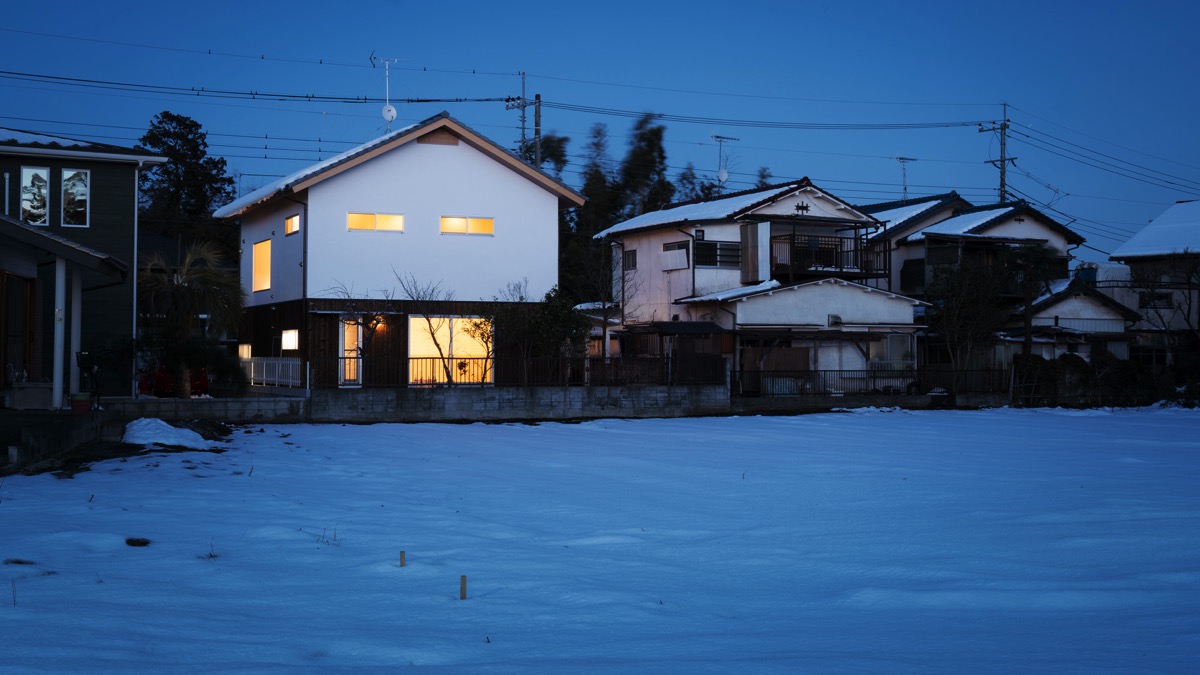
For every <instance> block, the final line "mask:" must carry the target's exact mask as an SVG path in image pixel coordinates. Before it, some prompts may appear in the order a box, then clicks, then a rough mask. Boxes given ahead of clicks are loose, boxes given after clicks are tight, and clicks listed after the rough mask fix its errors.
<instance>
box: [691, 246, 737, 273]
mask: <svg viewBox="0 0 1200 675" xmlns="http://www.w3.org/2000/svg"><path fill="white" fill-rule="evenodd" d="M701 253H703V254H704V257H703V260H704V261H703V262H701ZM735 253H736V258H735V257H734V255H735ZM710 255H711V260H712V262H711V263H709V262H708V261H709V259H710ZM694 260H695V264H696V267H697V268H705V269H731V270H737V269H741V268H742V242H740V241H718V240H712V239H710V240H707V241H697V242H696V253H695V256H694Z"/></svg>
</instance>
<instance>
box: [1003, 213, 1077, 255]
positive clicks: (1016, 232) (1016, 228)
mask: <svg viewBox="0 0 1200 675" xmlns="http://www.w3.org/2000/svg"><path fill="white" fill-rule="evenodd" d="M1024 220H1025V222H1023V223H1018V222H1017V221H1016V219H1009V220H1006V221H1004V222H1002V223H1000V224H999V225H996V226H995V227H993V228H991V229H989V230H988V231H987V232H985V233H984V235H985V236H988V237H1027V238H1030V239H1045V240H1046V243H1047V244H1048V245H1049V246H1051V247H1052V248H1054V250H1056V251H1058V252H1059V253H1066V252H1067V240H1066V239H1065V238H1063V236H1062V235H1061V234H1059V233H1058V232H1055V231H1053V230H1051V229H1049V228H1047V227H1046V226H1045V225H1042V224H1041V223H1039V222H1037V221H1036V220H1034V219H1033V218H1025V219H1024Z"/></svg>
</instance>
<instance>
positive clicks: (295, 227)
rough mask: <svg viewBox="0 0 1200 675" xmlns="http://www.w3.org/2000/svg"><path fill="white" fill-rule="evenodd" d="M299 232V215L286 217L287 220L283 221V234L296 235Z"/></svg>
mask: <svg viewBox="0 0 1200 675" xmlns="http://www.w3.org/2000/svg"><path fill="white" fill-rule="evenodd" d="M299 231H300V214H298V213H297V214H295V215H291V216H288V217H287V220H285V221H283V233H284V234H296V233H297V232H299Z"/></svg>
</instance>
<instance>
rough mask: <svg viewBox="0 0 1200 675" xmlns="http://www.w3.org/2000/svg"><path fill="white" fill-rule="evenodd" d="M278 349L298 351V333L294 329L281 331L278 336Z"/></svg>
mask: <svg viewBox="0 0 1200 675" xmlns="http://www.w3.org/2000/svg"><path fill="white" fill-rule="evenodd" d="M279 348H280V349H281V350H284V351H287V350H295V349H300V331H299V330H296V329H294V328H293V329H291V330H285V331H283V333H282V334H281V335H280V336H279Z"/></svg>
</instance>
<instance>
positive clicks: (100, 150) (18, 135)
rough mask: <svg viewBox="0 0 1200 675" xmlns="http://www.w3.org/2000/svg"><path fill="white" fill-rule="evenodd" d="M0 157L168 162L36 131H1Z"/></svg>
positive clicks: (138, 152) (150, 154)
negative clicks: (40, 156)
mask: <svg viewBox="0 0 1200 675" xmlns="http://www.w3.org/2000/svg"><path fill="white" fill-rule="evenodd" d="M0 155H42V156H46V157H64V158H76V159H85V158H86V159H90V160H94V161H106V162H127V163H136V162H141V163H145V164H162V163H164V162H166V161H167V158H166V157H161V156H159V155H156V154H154V153H153V152H151V151H149V150H141V149H138V148H125V147H121V146H119V145H109V144H108V143H96V142H94V141H84V140H80V139H78V138H68V137H66V136H52V135H50V134H43V133H38V132H35V131H24V130H21V129H11V128H8V127H0Z"/></svg>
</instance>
